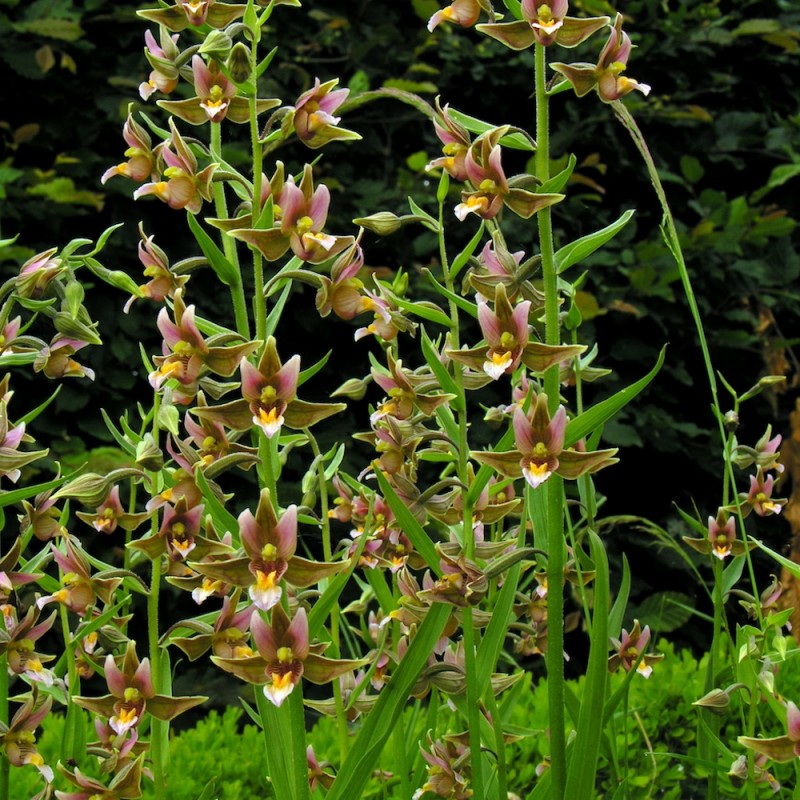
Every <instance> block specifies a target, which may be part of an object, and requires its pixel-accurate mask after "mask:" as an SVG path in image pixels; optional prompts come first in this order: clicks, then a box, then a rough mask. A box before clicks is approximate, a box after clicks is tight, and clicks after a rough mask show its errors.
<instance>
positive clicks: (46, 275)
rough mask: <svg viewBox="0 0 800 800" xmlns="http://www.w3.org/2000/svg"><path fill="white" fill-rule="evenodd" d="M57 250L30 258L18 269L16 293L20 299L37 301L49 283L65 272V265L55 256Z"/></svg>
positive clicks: (52, 249)
mask: <svg viewBox="0 0 800 800" xmlns="http://www.w3.org/2000/svg"><path fill="white" fill-rule="evenodd" d="M57 252H58V248H56V247H51V248H50V249H49V250H45V251H44V252H43V253H37V254H36V255H35V256H31V258H29V259H28V260H27V261H26V262H25V263H24V264H23V265H22V267H20V271H19V275H18V276H17V280H16V287H15V289H16V292H17V294H18V295H19V296H20V297H30V298H33V299H34V300H38V299H39V298H41V297H43V296H44V294H45V293H46V291H47V288H48V287H49V286H50V283H51V282H52V281H53V280H55V279H56V278H58V277H59V276H60V275H62V274H63V273H64V272H66V269H67V267H66V264H64V263H63V262H62V259H61V258H60V257H58V256H56V255H55V254H56V253H57Z"/></svg>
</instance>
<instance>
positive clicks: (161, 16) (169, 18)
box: [136, 0, 247, 32]
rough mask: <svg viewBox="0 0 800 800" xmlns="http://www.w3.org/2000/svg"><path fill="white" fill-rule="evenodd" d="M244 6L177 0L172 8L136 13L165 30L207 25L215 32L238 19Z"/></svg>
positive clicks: (145, 10)
mask: <svg viewBox="0 0 800 800" xmlns="http://www.w3.org/2000/svg"><path fill="white" fill-rule="evenodd" d="M246 8H247V6H246V5H241V4H232V3H220V2H216V0H179V2H177V3H175V5H174V6H168V7H164V8H144V9H140V10H139V11H137V12H136V13H137V14H138V15H139V16H140V17H143V18H144V19H146V20H148V21H150V22H157V23H158V24H159V25H163V26H164V27H165V28H166V29H167V30H170V31H175V32H180V31H182V30H184V29H186V28H188V27H190V26H191V27H195V28H196V27H198V26H200V25H208V26H209V27H211V28H215V29H217V30H219V29H221V28H227V27H228V25H230V24H231V23H232V22H234V21H235V20H237V19H239V17H241V16H242V15H243V14H244V12H245V9H246Z"/></svg>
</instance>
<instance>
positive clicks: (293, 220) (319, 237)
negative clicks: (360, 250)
mask: <svg viewBox="0 0 800 800" xmlns="http://www.w3.org/2000/svg"><path fill="white" fill-rule="evenodd" d="M329 205H330V191H329V190H328V187H327V186H318V187H316V188H314V178H313V172H312V168H311V166H310V165H309V164H306V166H305V168H304V169H303V177H302V178H301V180H300V185H299V186H298V185H297V184H296V183H295V181H294V178H293V177H292V176H290V177H289V178H288V179H287V181H286V183H284V185H283V187H282V189H281V192H280V194H279V195H278V196H277V197H276V198H274V205H273V211H275V208H277V212H275V213H274V217H275V223H276V224H275V226H273V227H272V228H268V229H266V230H259V229H253V228H237V229H233V230H231V231H230V234H231V236H233V237H234V238H236V239H241V240H242V241H243V242H246V243H247V244H249V245H251V246H252V247H254V248H256V250H258V251H259V252H260V253H261V254H262V255H263V256H264V258H265V259H267V261H277V260H278V259H279V258H281V256H283V255H284V254H285V253H286V251H287V250H289V249H290V248H291V250H292V252H293V253H294V254H295V255H296V256H297V257H298V258H299V259H300V260H301V261H307V262H309V263H311V264H320V263H322V262H323V261H326V260H327V259H329V258H332V257H333V256H335V255H338V254H339V253H341V252H342V250H345V249H346V248H347V247H349V246H350V245H351V244H353V242H354V241H355V239H354V238H353V237H352V236H332V235H330V234H328V233H324V232H323V228H324V227H325V222H326V220H327V218H328V207H329Z"/></svg>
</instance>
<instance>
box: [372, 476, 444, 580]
mask: <svg viewBox="0 0 800 800" xmlns="http://www.w3.org/2000/svg"><path fill="white" fill-rule="evenodd" d="M375 477H376V478H377V479H378V485H379V486H380V488H381V492H382V493H383V496H384V498H385V499H386V502H387V503H388V504H389V508H391V509H392V512H393V513H394V516H395V519H396V520H397V522H398V523H399V524H400V530H402V531H403V533H405V535H406V536H408V538H409V539H410V540H411V544H413V545H414V548H415V549H416V551H417V552H418V553H419V554H420V555H421V556H422V557H423V558H424V559H425V563H426V564H427V565H428V566H429V567H430V568H431V570H433V572H434V573H435V574H436V575H441V574H442V568H441V567H440V566H439V555H438V553H437V552H436V548H435V547H434V544H433V542H432V541H431V537H430V536H428V533H427V531H426V530H425V529H424V528H423V527H422V525H420V524H419V522H417V520H416V519H414V515H413V514H412V513H411V512H410V511H409V510H408V508H407V507H406V505H405V503H403V501H402V500H401V499H400V498H399V497H398V496H397V493H396V492H395V490H394V489H393V488H392V485H391V484H390V483H389V481H388V480H387V479H386V478H385V477H384V474H383V473H382V472H381V471H380V470H375Z"/></svg>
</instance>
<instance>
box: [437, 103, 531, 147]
mask: <svg viewBox="0 0 800 800" xmlns="http://www.w3.org/2000/svg"><path fill="white" fill-rule="evenodd" d="M447 113H448V114H449V115H450V116H451V117H452V118H453V119H454V120H455V121H456V122H459V123H461V124H462V125H463V126H464V127H465V128H466V129H467V130H468V131H469V132H470V133H478V134H481V133H486V131H491V130H494V129H495V128H496V127H498V126H497V125H491V124H490V123H488V122H484V121H483V120H480V119H477V118H476V117H470V116H469V115H468V114H463V113H462V112H461V111H456V110H455V109H454V108H451V109H449V110H448V112H447ZM500 144H501V145H504V146H505V147H508V148H510V149H511V150H526V151H528V152H529V153H532V152H534V151H535V149H536V148H535V147H534V146H533V145H532V144H531V142H530V139H528V138H527V137H525V136H523V135H522V134H521V133H509V134H506V135H505V136H504V137H503V138H502V139H501V140H500Z"/></svg>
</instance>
